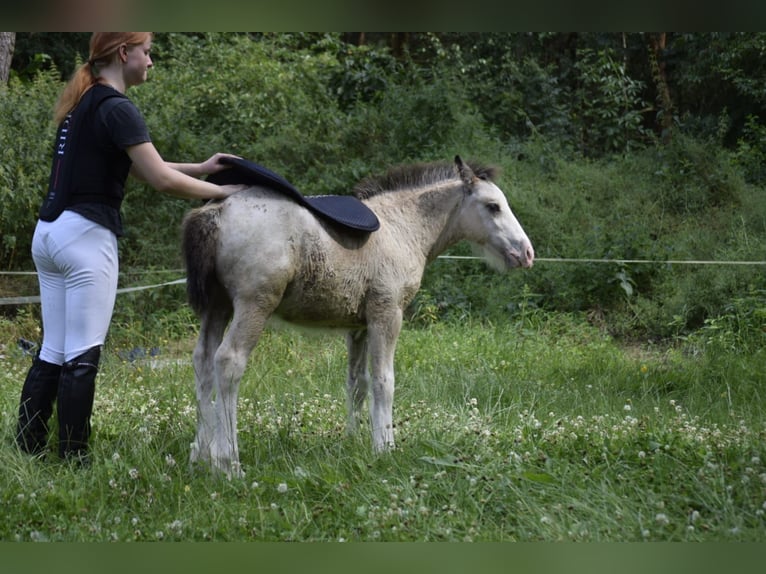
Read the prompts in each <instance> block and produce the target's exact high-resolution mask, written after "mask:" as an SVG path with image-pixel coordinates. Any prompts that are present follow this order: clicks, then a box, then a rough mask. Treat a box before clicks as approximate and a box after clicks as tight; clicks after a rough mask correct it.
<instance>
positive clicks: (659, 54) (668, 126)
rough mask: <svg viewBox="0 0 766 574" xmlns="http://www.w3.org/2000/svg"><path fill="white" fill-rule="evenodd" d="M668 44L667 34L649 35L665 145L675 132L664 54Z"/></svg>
mask: <svg viewBox="0 0 766 574" xmlns="http://www.w3.org/2000/svg"><path fill="white" fill-rule="evenodd" d="M666 43H667V34H666V33H665V32H659V33H658V34H649V49H650V53H649V62H650V64H651V66H652V75H653V76H654V83H655V85H656V87H657V99H658V103H659V107H660V114H661V115H660V130H661V133H660V137H661V140H662V143H663V144H667V143H669V142H670V139H671V137H672V131H673V100H672V98H671V97H670V88H669V86H668V77H667V74H666V72H665V61H664V59H663V52H664V51H665V46H666Z"/></svg>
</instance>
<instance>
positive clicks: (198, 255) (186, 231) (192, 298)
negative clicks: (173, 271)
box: [182, 203, 222, 314]
mask: <svg viewBox="0 0 766 574" xmlns="http://www.w3.org/2000/svg"><path fill="white" fill-rule="evenodd" d="M221 206H222V203H211V204H208V205H206V206H204V207H200V208H198V209H194V210H192V211H190V212H189V213H188V214H186V217H184V220H183V224H182V230H183V238H182V250H183V256H184V260H185V261H186V296H187V298H188V301H189V305H190V306H191V308H192V309H194V311H196V312H197V313H198V314H199V313H201V312H202V311H203V310H204V309H205V308H207V306H208V304H209V303H210V297H211V292H212V290H213V289H215V286H216V285H217V284H218V278H217V277H216V271H215V266H216V265H215V264H216V251H217V246H218V232H219V229H220V223H219V218H220V214H221Z"/></svg>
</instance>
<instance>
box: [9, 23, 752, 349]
mask: <svg viewBox="0 0 766 574" xmlns="http://www.w3.org/2000/svg"><path fill="white" fill-rule="evenodd" d="M14 40H15V45H14V44H11V47H12V50H11V51H10V52H9V53H11V54H12V60H10V67H9V71H8V74H7V76H8V79H7V84H6V85H4V86H1V87H0V117H2V118H3V120H2V122H0V229H1V230H2V237H1V238H0V269H2V270H4V271H29V270H32V269H33V265H32V262H31V257H30V254H29V246H30V241H31V236H32V231H33V227H34V224H35V219H36V212H37V209H38V207H39V204H40V201H41V198H42V196H43V194H44V192H45V189H46V185H47V178H48V169H49V164H50V153H51V145H52V144H51V142H52V141H53V133H54V130H55V126H53V125H52V122H51V119H50V118H51V109H52V106H53V104H54V102H55V98H56V96H57V94H58V93H59V91H60V90H61V88H62V85H63V82H64V81H65V80H66V78H67V77H68V76H69V74H70V73H71V71H72V70H73V69H74V67H75V65H77V64H78V63H79V62H81V61H82V60H83V59H84V58H85V57H87V43H88V34H78V33H18V34H15V37H14ZM765 50H766V34H764V33H671V32H667V33H612V32H610V33H606V32H604V33H561V32H551V33H539V32H535V33H520V32H514V33H426V32H423V33H414V32H409V33H391V34H383V33H316V34H312V33H292V34H289V33H158V34H156V37H155V42H154V48H153V53H152V56H153V60H154V63H155V66H154V68H153V70H151V72H150V81H149V82H147V83H146V84H145V85H143V86H141V87H139V88H135V89H133V90H131V91H130V92H129V95H130V97H131V98H133V99H134V100H135V101H136V103H137V104H138V106H139V108H140V109H141V110H142V112H143V113H144V115H145V117H146V120H147V123H148V124H149V128H150V131H151V133H152V136H153V139H154V142H155V144H156V146H157V147H158V149H159V150H160V152H161V153H162V155H163V156H164V157H165V158H166V159H168V160H174V161H198V160H201V159H204V158H206V157H208V155H209V154H210V153H213V152H215V151H228V152H232V153H237V154H239V155H242V156H244V157H247V158H250V159H253V160H255V161H258V162H259V163H262V164H264V165H266V166H268V167H270V168H271V169H273V170H275V171H277V172H279V173H281V174H283V175H284V176H285V177H287V178H288V179H289V180H291V181H292V182H293V183H294V184H295V185H296V186H297V187H298V188H299V189H301V190H302V191H303V193H304V194H307V195H310V194H326V193H349V192H350V190H351V188H352V187H353V185H354V184H355V183H356V182H357V181H358V180H360V179H361V178H363V177H366V176H368V175H371V174H375V173H380V172H381V171H383V170H385V169H386V168H388V167H390V166H392V165H396V164H400V163H407V162H416V161H431V160H445V159H451V158H452V157H453V156H454V155H455V154H460V155H462V156H465V157H469V158H474V159H478V160H481V161H485V162H490V163H495V164H497V165H499V166H500V167H501V168H502V169H503V175H502V178H501V180H500V185H501V187H502V188H503V189H504V190H505V191H506V192H507V194H508V196H509V199H510V201H511V204H512V207H513V209H514V211H515V213H516V214H517V215H518V217H519V219H520V220H521V222H522V224H523V226H524V227H525V229H526V231H527V233H528V234H529V236H530V238H531V239H532V241H533V243H534V245H535V248H536V251H537V255H538V258H539V259H540V260H539V262H538V264H537V265H536V266H535V268H534V269H533V270H532V271H530V272H526V273H520V274H510V275H506V276H499V275H495V274H493V273H492V272H491V271H489V270H488V269H485V267H484V266H483V265H482V264H481V263H479V262H475V261H472V260H461V261H460V262H459V263H458V262H456V261H448V260H445V261H441V260H440V261H438V262H437V263H436V264H434V265H433V266H431V267H430V268H429V270H428V271H427V274H426V277H425V278H424V283H423V289H422V290H421V292H420V294H419V295H418V297H417V299H416V300H415V302H414V303H413V305H412V306H411V308H410V309H409V318H410V320H411V321H412V322H415V323H417V322H420V323H425V324H429V323H433V322H436V321H440V320H450V319H460V318H463V317H466V316H469V315H470V316H472V317H478V318H482V317H484V318H487V317H490V318H495V319H499V320H500V319H504V318H511V319H512V318H514V317H518V316H519V315H521V314H524V313H529V312H530V310H543V311H556V312H565V313H580V314H583V315H585V316H587V318H588V320H589V321H590V322H592V323H593V324H596V325H597V326H599V327H600V328H603V329H605V330H607V331H608V332H609V333H610V334H612V335H615V336H618V337H621V338H625V339H628V340H634V339H640V340H642V341H647V340H648V341H659V340H673V339H678V338H683V337H686V336H688V335H689V334H690V333H692V332H695V331H697V330H699V329H703V328H704V329H707V332H709V333H715V334H716V336H719V335H720V336H722V337H726V338H728V339H731V341H730V344H731V345H734V346H742V345H746V346H752V345H761V346H762V343H763V339H764V337H765V336H766V333H764V328H763V325H764V320H765V317H766V274H764V268H763V266H762V265H733V264H732V263H734V262H740V261H753V262H762V261H763V260H764V254H765V251H766V250H765V249H764V246H765V245H766V242H765V241H764V239H765V238H766V201H764V198H763V191H764V190H763V187H764V182H765V181H766V167H765V166H766V164H765V163H764V157H765V154H766V127H765V126H764V117H765V116H764V112H765V111H766V82H764V79H765V78H764V76H766V64H764V62H765V61H766V60H764V58H763V54H764V51H765ZM6 51H7V50H6ZM189 207H191V205H190V204H189V203H188V202H185V201H182V200H176V199H172V198H168V197H166V196H163V195H161V194H157V193H155V192H154V191H153V190H151V189H149V188H147V187H145V186H143V185H142V184H140V183H138V182H131V183H130V184H129V188H128V192H127V199H126V202H125V205H124V215H125V219H126V222H127V230H128V234H127V236H126V237H125V238H124V239H123V240H121V242H120V249H121V261H122V270H123V276H122V280H121V285H122V286H131V285H135V284H141V283H144V284H145V283H147V282H152V281H159V280H164V279H167V277H168V273H169V272H175V273H176V276H178V274H179V273H180V274H181V276H182V273H183V270H182V269H181V267H182V265H181V259H180V255H179V226H180V220H181V218H182V217H183V215H184V213H185V211H186V210H187V209H188V208H189ZM452 253H453V254H455V255H469V254H470V252H469V251H467V248H466V247H465V246H459V247H457V248H456V249H454V250H453V252H452ZM570 258H572V259H587V260H601V259H606V260H609V261H610V263H600V262H592V261H588V262H580V263H576V264H572V263H565V262H561V261H559V260H560V259H570ZM550 260H552V261H550ZM624 260H630V261H633V260H642V261H643V260H645V261H651V262H652V263H626V262H624ZM680 260H693V261H705V262H710V261H716V262H722V263H724V264H722V265H712V264H705V265H680V264H674V263H667V262H668V261H680ZM35 289H36V288H35V284H34V280H33V278H32V279H30V278H29V277H26V278H25V277H24V276H22V277H19V276H15V275H0V297H4V296H14V295H25V294H28V293H34V291H35ZM131 297H132V299H131V304H130V306H129V307H127V308H126V309H124V310H123V315H119V314H118V318H119V317H122V316H124V319H123V320H122V321H118V325H117V327H118V329H119V325H120V324H124V325H128V324H129V325H132V327H131V328H135V329H139V330H141V331H142V332H148V331H151V330H152V329H153V328H155V327H156V326H157V324H158V322H161V323H163V324H166V323H167V322H168V321H170V322H171V323H172V324H177V325H179V327H178V329H179V330H180V332H179V333H178V334H179V335H185V334H188V330H193V329H194V321H193V319H191V318H190V317H189V315H188V310H187V309H186V306H185V301H184V297H183V293H182V290H180V289H164V290H163V289H159V290H150V291H146V292H141V293H138V294H135V295H132V296H131ZM118 311H119V310H118ZM0 312H2V313H3V314H5V315H6V317H11V318H12V317H13V316H15V315H16V314H17V313H19V312H21V313H22V314H24V313H28V314H31V315H33V316H34V314H35V313H36V308H35V307H34V306H31V307H30V306H4V307H2V308H0ZM169 317H170V318H171V319H168V318H169ZM179 317H180V318H181V320H178V321H175V319H177V318H179ZM173 318H175V319H173Z"/></svg>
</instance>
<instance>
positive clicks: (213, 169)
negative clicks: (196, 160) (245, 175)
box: [199, 153, 242, 175]
mask: <svg viewBox="0 0 766 574" xmlns="http://www.w3.org/2000/svg"><path fill="white" fill-rule="evenodd" d="M223 157H231V158H235V159H242V158H240V157H239V156H236V155H232V154H230V153H216V154H214V155H212V156H210V158H208V159H207V160H205V161H203V162H202V163H200V164H199V166H200V173H201V174H202V175H211V174H213V173H217V172H219V171H221V170H223V169H229V168H230V167H231V166H230V165H226V164H225V163H221V161H220V159H221V158H223Z"/></svg>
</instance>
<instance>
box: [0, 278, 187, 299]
mask: <svg viewBox="0 0 766 574" xmlns="http://www.w3.org/2000/svg"><path fill="white" fill-rule="evenodd" d="M182 283H186V277H184V278H183V279H176V280H175V281H166V282H165V283H157V284H155V285H141V286H139V287H123V288H121V289H117V294H118V295H120V294H122V293H133V292H134V291H146V290H147V289H157V288H159V287H165V286H166V285H180V284H182ZM39 302H40V296H39V295H32V296H29V297H2V298H0V306H2V305H25V304H27V303H39Z"/></svg>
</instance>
